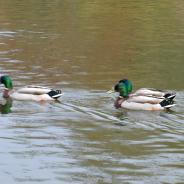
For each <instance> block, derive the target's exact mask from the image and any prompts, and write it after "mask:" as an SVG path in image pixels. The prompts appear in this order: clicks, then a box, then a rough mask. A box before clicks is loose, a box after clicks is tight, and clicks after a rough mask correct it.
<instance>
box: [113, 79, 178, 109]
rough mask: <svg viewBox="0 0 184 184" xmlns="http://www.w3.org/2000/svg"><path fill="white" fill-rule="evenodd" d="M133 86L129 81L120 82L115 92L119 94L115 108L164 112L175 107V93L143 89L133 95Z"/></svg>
mask: <svg viewBox="0 0 184 184" xmlns="http://www.w3.org/2000/svg"><path fill="white" fill-rule="evenodd" d="M132 89H133V85H132V82H131V81H130V80H128V79H123V80H120V81H119V82H118V83H117V84H116V85H115V86H114V91H115V92H118V93H119V96H118V97H117V98H116V100H115V103H114V106H115V107H116V108H120V107H122V108H126V109H132V110H150V111H151V110H163V109H168V108H171V107H173V106H174V105H175V104H174V102H173V99H174V97H175V96H176V94H175V93H169V92H164V91H161V90H156V89H152V88H141V89H138V90H137V91H135V92H133V93H132Z"/></svg>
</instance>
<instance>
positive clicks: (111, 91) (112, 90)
mask: <svg viewBox="0 0 184 184" xmlns="http://www.w3.org/2000/svg"><path fill="white" fill-rule="evenodd" d="M106 93H108V94H112V93H115V91H114V89H113V88H112V89H110V90H109V91H107V92H106Z"/></svg>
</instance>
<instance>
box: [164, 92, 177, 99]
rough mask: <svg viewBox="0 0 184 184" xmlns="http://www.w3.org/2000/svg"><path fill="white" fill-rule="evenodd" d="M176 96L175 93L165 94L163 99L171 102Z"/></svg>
mask: <svg viewBox="0 0 184 184" xmlns="http://www.w3.org/2000/svg"><path fill="white" fill-rule="evenodd" d="M175 96H176V94H175V93H166V94H165V95H164V97H165V98H167V99H170V100H173V99H174V98H175Z"/></svg>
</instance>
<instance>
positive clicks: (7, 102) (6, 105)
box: [0, 98, 12, 114]
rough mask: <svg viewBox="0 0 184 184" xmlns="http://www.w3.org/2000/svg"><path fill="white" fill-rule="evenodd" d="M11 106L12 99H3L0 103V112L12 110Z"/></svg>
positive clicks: (5, 112)
mask: <svg viewBox="0 0 184 184" xmlns="http://www.w3.org/2000/svg"><path fill="white" fill-rule="evenodd" d="M11 107H12V99H10V98H7V99H4V100H3V102H1V103H0V112H1V113H2V114H8V113H10V112H12V110H11Z"/></svg>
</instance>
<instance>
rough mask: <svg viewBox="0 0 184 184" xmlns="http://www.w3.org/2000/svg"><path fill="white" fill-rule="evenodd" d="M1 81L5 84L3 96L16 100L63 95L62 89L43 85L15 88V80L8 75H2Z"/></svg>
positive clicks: (54, 97) (36, 99)
mask: <svg viewBox="0 0 184 184" xmlns="http://www.w3.org/2000/svg"><path fill="white" fill-rule="evenodd" d="M0 83H1V84H4V87H5V88H4V90H3V97H4V98H9V97H10V98H12V99H14V100H33V101H50V100H56V99H58V98H59V97H61V95H62V92H61V90H54V89H51V88H47V87H42V86H25V87H23V88H20V89H18V90H13V82H12V80H11V78H10V77H9V76H8V75H3V76H1V77H0Z"/></svg>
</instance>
